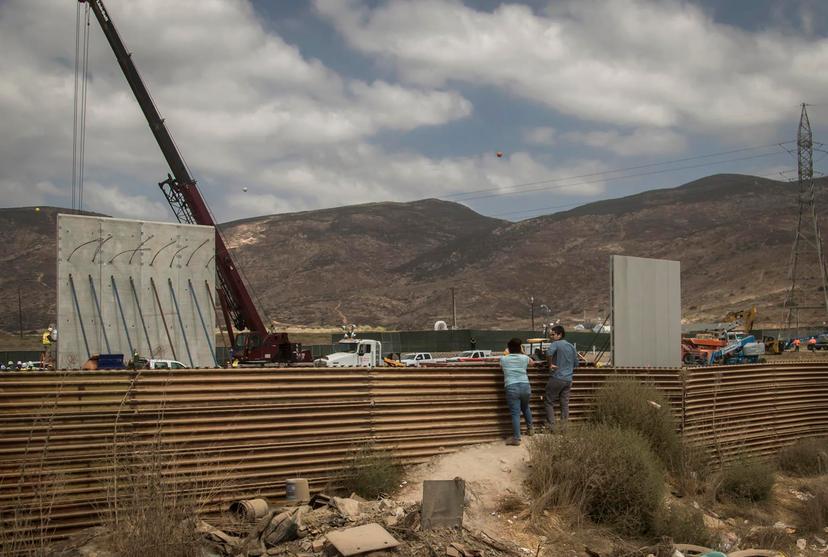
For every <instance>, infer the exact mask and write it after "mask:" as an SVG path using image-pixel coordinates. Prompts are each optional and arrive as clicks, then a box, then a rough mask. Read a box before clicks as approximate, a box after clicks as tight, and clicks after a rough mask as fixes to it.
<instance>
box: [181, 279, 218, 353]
mask: <svg viewBox="0 0 828 557" xmlns="http://www.w3.org/2000/svg"><path fill="white" fill-rule="evenodd" d="M187 284H188V285H189V286H190V294H192V296H193V304H195V307H196V311H198V318H199V319H200V320H201V328H202V329H204V336H205V337H207V346H208V347H209V348H210V355H212V356H213V363H214V364H215V365H216V367H219V365H218V359H216V351H215V349H214V348H213V342H212V341H211V340H210V333H209V332H208V331H207V325H206V324H205V323H204V316H203V315H202V314H201V306H199V305H198V298H197V297H196V293H195V289H194V288H193V281H192V280H190V279H187Z"/></svg>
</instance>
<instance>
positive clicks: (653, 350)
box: [610, 255, 681, 367]
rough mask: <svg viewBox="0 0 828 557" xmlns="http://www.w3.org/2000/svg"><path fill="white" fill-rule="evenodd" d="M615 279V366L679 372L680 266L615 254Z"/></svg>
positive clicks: (612, 264) (612, 265) (612, 259)
mask: <svg viewBox="0 0 828 557" xmlns="http://www.w3.org/2000/svg"><path fill="white" fill-rule="evenodd" d="M610 277H611V278H610V280H611V290H610V292H611V293H610V299H611V304H612V362H613V365H614V366H618V367H628V366H629V367H650V366H652V367H680V366H681V266H680V263H679V262H678V261H668V260H666V259H645V258H642V257H629V256H625V255H613V256H611V257H610Z"/></svg>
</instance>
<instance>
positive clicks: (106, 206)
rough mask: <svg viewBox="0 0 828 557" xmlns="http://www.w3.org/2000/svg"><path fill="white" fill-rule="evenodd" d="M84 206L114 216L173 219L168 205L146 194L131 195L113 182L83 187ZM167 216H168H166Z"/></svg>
mask: <svg viewBox="0 0 828 557" xmlns="http://www.w3.org/2000/svg"><path fill="white" fill-rule="evenodd" d="M83 197H84V208H85V209H87V210H89V211H95V212H98V213H104V214H106V215H111V216H114V217H123V218H131V219H145V220H156V221H157V220H172V219H171V216H170V211H169V209H168V208H167V206H166V205H165V204H163V203H161V202H159V201H151V200H150V199H148V198H147V197H146V196H144V195H131V194H128V193H125V192H123V191H122V190H121V189H120V188H119V187H118V186H115V185H112V184H107V185H104V184H99V183H97V182H90V183H87V184H85V185H84V187H83ZM165 217H166V218H165Z"/></svg>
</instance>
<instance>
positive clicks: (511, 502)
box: [496, 492, 526, 513]
mask: <svg viewBox="0 0 828 557" xmlns="http://www.w3.org/2000/svg"><path fill="white" fill-rule="evenodd" d="M525 508H526V501H525V500H524V498H523V497H521V496H520V495H517V494H515V493H511V492H510V493H504V494H503V495H501V496H500V497H499V498H498V500H497V506H496V510H497V512H499V513H514V512H518V511H522V510H523V509H525Z"/></svg>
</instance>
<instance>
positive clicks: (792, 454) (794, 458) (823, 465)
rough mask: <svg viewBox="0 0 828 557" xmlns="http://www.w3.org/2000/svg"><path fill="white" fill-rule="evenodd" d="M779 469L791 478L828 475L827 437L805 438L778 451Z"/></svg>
mask: <svg viewBox="0 0 828 557" xmlns="http://www.w3.org/2000/svg"><path fill="white" fill-rule="evenodd" d="M779 469H780V470H782V471H783V472H786V473H787V474H790V475H792V476H816V475H819V474H825V473H828V437H806V438H804V439H799V440H798V441H797V442H796V443H794V444H793V445H788V446H787V447H783V448H782V450H780V451H779Z"/></svg>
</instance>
